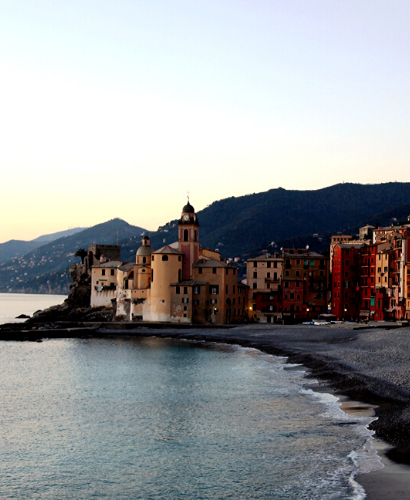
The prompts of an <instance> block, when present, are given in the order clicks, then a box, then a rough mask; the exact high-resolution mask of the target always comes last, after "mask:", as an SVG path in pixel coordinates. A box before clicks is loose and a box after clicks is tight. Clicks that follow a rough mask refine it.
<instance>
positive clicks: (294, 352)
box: [100, 324, 410, 500]
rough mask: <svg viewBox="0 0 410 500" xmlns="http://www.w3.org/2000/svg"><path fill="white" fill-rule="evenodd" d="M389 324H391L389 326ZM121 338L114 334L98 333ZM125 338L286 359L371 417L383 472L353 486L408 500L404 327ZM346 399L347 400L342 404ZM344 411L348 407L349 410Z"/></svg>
mask: <svg viewBox="0 0 410 500" xmlns="http://www.w3.org/2000/svg"><path fill="white" fill-rule="evenodd" d="M390 326H391V325H390ZM103 332H105V333H107V334H108V333H110V334H116V335H118V334H120V335H121V334H122V335H124V334H125V332H124V331H122V332H120V331H118V330H105V331H104V330H100V333H103ZM127 334H130V335H142V336H152V335H155V336H158V337H171V338H181V339H182V338H184V339H192V340H206V341H214V342H225V343H235V344H239V345H242V346H245V347H254V348H257V349H260V350H262V351H264V352H267V353H271V354H276V355H282V356H283V355H285V356H287V357H288V361H289V362H290V363H300V364H303V365H304V366H305V367H307V368H309V372H308V375H307V377H311V378H314V379H317V380H319V381H320V385H321V386H322V390H326V387H329V388H331V389H329V392H330V390H331V391H332V392H333V393H334V394H336V395H340V396H342V395H343V396H347V397H348V398H349V400H350V403H349V401H344V403H343V404H342V406H343V405H344V406H345V410H346V411H347V412H351V411H353V412H354V411H364V410H363V408H360V403H355V401H356V402H357V401H360V402H361V403H366V405H364V406H365V411H368V412H369V411H370V412H374V414H375V416H377V420H375V421H374V422H373V423H372V424H371V426H370V428H371V429H372V430H374V431H375V440H374V444H375V447H376V449H377V450H378V451H379V453H380V455H381V456H382V462H383V465H384V468H383V469H381V470H378V471H375V472H371V473H368V474H362V475H360V476H358V477H357V478H356V480H357V481H358V482H359V483H360V484H361V485H362V486H363V487H364V488H365V491H366V494H367V496H366V498H368V499H369V500H389V499H395V500H401V499H407V498H410V328H409V327H406V328H397V329H385V328H380V327H378V328H360V329H357V326H356V325H355V324H346V325H332V326H305V325H291V326H282V325H277V326H276V325H259V324H258V325H252V324H249V325H246V326H239V327H235V328H231V329H227V328H220V329H219V328H215V329H201V328H192V329H183V330H181V329H177V328H175V329H174V328H167V329H162V328H155V327H154V328H146V329H143V330H142V329H141V330H137V331H129V332H127ZM342 399H343V400H346V398H342ZM349 407H350V409H349Z"/></svg>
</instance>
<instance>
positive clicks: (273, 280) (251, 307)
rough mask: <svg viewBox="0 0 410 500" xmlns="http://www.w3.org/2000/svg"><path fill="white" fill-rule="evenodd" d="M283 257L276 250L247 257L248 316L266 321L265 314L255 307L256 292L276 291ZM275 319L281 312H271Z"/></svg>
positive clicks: (279, 283)
mask: <svg viewBox="0 0 410 500" xmlns="http://www.w3.org/2000/svg"><path fill="white" fill-rule="evenodd" d="M282 269H283V257H282V255H281V254H279V253H278V252H275V253H267V254H264V255H260V256H259V257H255V258H254V259H249V260H248V261H247V263H246V276H247V285H248V286H249V299H248V312H249V317H254V316H255V315H256V318H257V319H258V320H259V321H266V320H267V319H266V317H265V314H262V313H261V312H260V311H258V310H257V308H256V294H257V292H266V293H268V294H270V293H278V291H279V289H280V285H281V283H282ZM273 315H274V316H276V320H277V319H279V318H280V317H281V312H277V313H275V314H273Z"/></svg>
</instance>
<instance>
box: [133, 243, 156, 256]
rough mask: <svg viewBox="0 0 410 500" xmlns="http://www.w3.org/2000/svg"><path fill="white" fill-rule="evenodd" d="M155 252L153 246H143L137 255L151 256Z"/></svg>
mask: <svg viewBox="0 0 410 500" xmlns="http://www.w3.org/2000/svg"><path fill="white" fill-rule="evenodd" d="M153 251H154V250H153V248H152V246H151V245H141V246H140V247H139V248H138V250H137V255H151V254H152V252H153Z"/></svg>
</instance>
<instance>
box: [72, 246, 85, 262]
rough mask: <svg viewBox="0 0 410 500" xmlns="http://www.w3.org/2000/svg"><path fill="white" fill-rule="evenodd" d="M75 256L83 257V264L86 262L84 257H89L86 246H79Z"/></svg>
mask: <svg viewBox="0 0 410 500" xmlns="http://www.w3.org/2000/svg"><path fill="white" fill-rule="evenodd" d="M74 256H75V257H80V259H81V264H84V259H85V258H86V257H87V250H85V249H84V248H79V249H78V250H77V251H76V252H75V254H74Z"/></svg>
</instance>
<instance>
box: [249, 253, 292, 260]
mask: <svg viewBox="0 0 410 500" xmlns="http://www.w3.org/2000/svg"><path fill="white" fill-rule="evenodd" d="M296 255H297V254H296ZM255 260H257V261H265V260H283V257H282V256H281V255H280V256H275V255H273V254H266V253H265V254H264V255H260V256H259V257H255V258H254V259H248V260H247V262H251V261H252V262H253V261H255Z"/></svg>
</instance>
